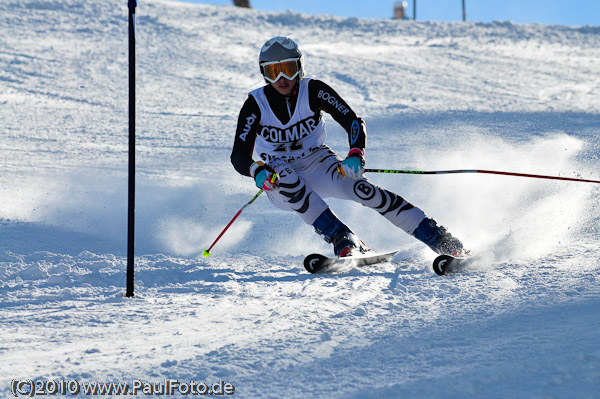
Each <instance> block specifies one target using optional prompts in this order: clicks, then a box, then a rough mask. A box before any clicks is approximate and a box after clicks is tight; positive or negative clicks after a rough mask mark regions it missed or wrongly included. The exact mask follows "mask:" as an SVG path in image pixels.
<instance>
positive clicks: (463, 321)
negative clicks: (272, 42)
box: [0, 0, 600, 398]
mask: <svg viewBox="0 0 600 399" xmlns="http://www.w3.org/2000/svg"><path fill="white" fill-rule="evenodd" d="M126 3H127V2H126V1H124V0H123V1H122V2H115V1H109V0H95V1H83V0H52V1H50V0H3V1H2V2H0V132H1V135H2V140H1V141H0V293H1V295H0V324H1V325H2V328H1V332H0V336H1V340H0V397H9V396H11V395H12V394H11V386H12V383H11V382H12V381H13V379H19V380H20V379H39V380H40V381H41V380H49V379H52V380H56V381H61V380H64V381H78V382H80V383H89V382H96V381H97V382H130V383H131V382H132V380H140V381H143V382H146V383H159V382H161V381H163V382H164V380H165V379H178V380H179V381H181V382H186V383H187V382H190V381H196V382H198V383H200V382H205V383H206V384H209V385H211V384H214V383H216V382H218V381H219V380H223V381H224V382H227V383H231V384H233V385H234V386H235V395H234V396H235V397H240V398H424V397H444V398H465V397H572V398H592V397H597V395H598V392H600V344H598V331H600V312H598V308H599V307H600V279H599V277H598V273H599V271H600V260H599V259H600V248H599V245H598V236H599V231H598V223H599V221H600V205H599V200H598V198H599V193H600V190H599V186H600V185H598V184H590V183H573V182H560V181H553V180H540V179H527V178H517V177H507V176H491V175H480V174H471V175H467V174H463V175H438V176H416V175H371V176H369V177H370V178H371V180H373V181H374V182H375V183H377V184H379V185H381V186H384V187H386V188H388V189H390V190H393V191H395V192H397V193H399V194H400V195H402V196H404V197H405V198H407V199H408V200H409V201H411V202H413V203H415V204H416V205H418V206H420V207H421V208H422V209H424V210H425V212H426V213H427V214H428V215H429V216H431V217H433V218H435V219H436V220H438V221H439V222H440V223H441V224H443V225H445V226H447V227H448V228H449V230H450V231H451V232H452V233H453V234H454V235H456V236H458V237H460V238H461V239H462V241H463V242H464V243H465V244H466V245H467V246H468V247H469V248H470V249H471V250H472V251H473V252H474V253H475V254H480V255H484V257H483V258H482V259H481V260H480V261H479V262H477V264H476V265H474V266H473V267H471V268H470V269H469V270H466V271H465V272H463V273H460V274H456V275H453V276H447V277H438V276H437V275H435V274H433V272H432V270H431V267H430V263H431V260H432V259H433V254H432V253H431V252H430V251H429V250H428V249H426V248H424V246H423V245H421V244H420V243H418V242H416V240H414V239H412V238H411V237H409V236H407V235H406V234H405V233H403V232H400V231H398V230H397V229H395V228H393V226H391V225H390V224H389V222H387V221H386V220H385V219H383V218H382V217H380V216H379V215H377V213H375V212H373V211H371V210H369V209H366V208H362V207H360V206H358V205H355V204H348V203H345V202H340V201H330V204H331V207H332V209H333V210H334V211H335V212H336V213H338V215H340V216H341V217H342V218H343V220H344V221H345V222H346V223H348V224H349V225H350V226H351V227H352V228H353V229H354V230H355V231H356V233H357V234H358V235H359V236H360V237H361V238H362V239H363V240H364V241H365V242H366V243H367V244H368V245H370V246H371V247H372V248H374V249H376V250H381V251H383V250H389V249H394V248H401V253H400V254H399V255H398V256H397V257H396V258H395V259H394V261H393V262H390V263H385V264H382V265H378V266H374V267H370V268H365V269H361V270H354V271H351V272H349V273H345V274H338V275H324V276H323V275H321V276H314V275H309V274H307V273H306V272H305V271H304V269H303V267H302V259H303V256H304V255H306V254H308V253H311V252H321V253H326V254H331V248H330V247H329V246H328V245H327V244H326V243H324V242H323V241H322V240H321V239H320V238H319V237H318V236H317V235H316V234H315V233H314V232H313V231H312V229H311V228H310V227H308V226H305V225H303V223H302V222H301V220H300V218H298V217H296V216H295V215H292V214H287V213H284V212H282V211H279V210H276V209H274V208H273V207H272V206H271V205H270V203H269V202H268V200H267V198H266V197H265V196H261V197H259V198H258V199H257V201H256V202H255V203H254V204H252V206H250V207H248V208H246V210H245V211H244V213H243V214H242V216H241V217H240V218H239V219H238V220H237V221H236V222H235V223H234V225H233V226H232V228H231V229H230V230H229V231H228V232H227V233H226V235H225V236H224V237H223V239H222V240H221V241H220V242H219V243H218V244H217V245H216V246H215V248H214V249H213V250H212V256H211V257H209V258H204V257H202V250H203V249H205V248H207V247H208V246H209V245H210V244H211V243H212V241H213V240H214V239H215V238H216V236H217V235H218V233H219V232H220V231H221V229H222V228H223V227H224V226H225V225H226V224H227V222H228V221H229V220H230V219H231V217H233V215H234V214H235V212H237V210H238V209H240V207H241V206H242V205H244V204H245V203H246V202H247V201H248V200H249V199H250V198H251V197H252V196H253V195H254V194H255V193H256V191H257V189H256V188H255V187H254V184H253V182H252V181H251V179H249V178H244V177H241V176H239V175H238V174H237V173H236V172H235V171H234V170H233V168H232V166H231V165H230V163H229V154H230V149H231V145H232V143H233V134H234V130H235V126H236V121H237V114H238V111H239V108H240V107H241V105H242V104H243V102H244V100H245V98H246V96H247V93H248V91H249V90H251V89H253V88H255V87H258V86H260V85H261V84H263V82H262V79H261V76H260V74H259V71H258V65H257V56H258V51H259V49H260V46H261V45H262V43H263V42H264V41H265V40H266V39H268V38H270V37H272V36H276V35H288V36H291V37H292V38H294V39H295V40H297V42H298V43H299V44H300V45H301V47H302V50H303V52H304V54H305V65H306V71H307V73H308V76H310V77H315V78H319V79H322V80H324V81H326V82H327V83H329V84H330V85H331V86H333V87H334V88H335V89H336V90H337V91H338V93H339V94H340V95H342V96H343V97H344V98H345V99H346V100H347V101H348V102H349V103H350V104H351V106H352V107H353V108H354V110H355V111H356V112H357V113H358V114H359V115H360V116H362V117H363V118H365V119H366V120H367V124H368V132H369V142H368V148H367V166H368V167H375V168H391V169H417V170H438V169H491V170H501V171H510V172H522V173H532V174H543V175H555V176H568V177H579V178H587V179H596V180H598V179H600V159H599V156H600V136H599V130H600V47H599V46H598V43H600V27H597V26H586V27H566V26H548V25H537V24H530V25H519V24H513V23H511V22H493V23H477V22H469V23H432V22H424V21H423V22H422V21H416V22H415V21H390V20H376V19H360V18H347V19H346V18H337V17H333V16H327V15H306V14H299V13H295V12H291V11H290V12H283V13H280V12H262V11H256V10H243V9H234V8H232V7H225V6H222V7H220V6H208V5H194V4H182V3H177V2H167V1H164V0H144V1H139V2H138V8H137V14H136V16H137V19H136V21H137V30H136V54H137V98H138V102H137V111H138V113H137V192H136V196H137V204H136V243H137V247H136V255H137V257H136V296H135V298H125V297H124V291H125V269H126V231H127V223H126V220H127V142H128V132H127V117H128V100H127V98H128V97H127V95H128V80H127V60H128V57H127V14H128V10H127V7H126ZM326 123H327V128H328V132H329V138H328V143H329V144H330V145H331V147H332V148H334V149H335V150H336V151H338V152H339V153H340V154H342V155H343V154H345V152H346V151H347V144H346V135H345V132H343V131H342V130H341V129H340V128H339V127H338V126H337V124H336V123H335V122H334V121H333V120H332V119H331V118H329V117H327V122H326ZM47 387H50V386H47ZM138 396H143V394H142V393H140V392H138ZM163 397H164V396H163Z"/></svg>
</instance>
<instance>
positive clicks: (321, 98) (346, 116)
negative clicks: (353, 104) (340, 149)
mask: <svg viewBox="0 0 600 399" xmlns="http://www.w3.org/2000/svg"><path fill="white" fill-rule="evenodd" d="M308 92H309V98H310V100H309V101H310V108H311V109H312V110H313V111H315V112H317V111H318V110H321V111H325V112H327V113H328V114H330V115H331V116H332V118H333V119H334V120H335V121H336V122H337V123H339V124H340V126H342V128H343V129H344V130H345V131H346V133H348V144H349V145H350V148H358V149H361V150H363V151H364V150H365V148H366V146H367V126H366V124H365V121H364V120H362V119H361V118H359V117H358V116H356V113H355V112H354V111H353V110H352V108H350V106H349V105H348V103H346V101H344V99H343V98H341V97H340V95H339V94H337V93H336V92H335V90H333V89H332V88H331V87H330V86H329V85H328V84H326V83H324V82H322V81H320V80H316V79H312V80H311V81H310V82H309V83H308Z"/></svg>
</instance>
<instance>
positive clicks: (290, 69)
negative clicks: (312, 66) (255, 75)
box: [258, 36, 304, 83]
mask: <svg viewBox="0 0 600 399" xmlns="http://www.w3.org/2000/svg"><path fill="white" fill-rule="evenodd" d="M302 63H303V57H302V52H301V51H300V48H298V45H297V44H296V42H294V41H293V40H292V39H290V38H289V37H283V36H277V37H274V38H272V39H269V40H267V42H266V43H265V44H264V45H263V46H262V48H261V49H260V55H259V57H258V65H259V67H260V73H261V75H263V77H264V78H265V81H267V82H271V83H275V82H276V81H277V80H278V79H279V78H280V77H282V76H283V77H285V78H287V79H290V80H292V79H294V78H296V77H297V76H300V77H303V76H304V70H303V69H302Z"/></svg>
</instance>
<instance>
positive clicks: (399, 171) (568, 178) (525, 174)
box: [365, 169, 600, 183]
mask: <svg viewBox="0 0 600 399" xmlns="http://www.w3.org/2000/svg"><path fill="white" fill-rule="evenodd" d="M365 172H369V173H399V174H411V175H444V174H453V173H488V174H493V175H505V176H519V177H532V178H535V179H552V180H566V181H576V182H584V183H600V180H589V179H576V178H573V177H560V176H544V175H532V174H528V173H515V172H499V171H497V170H482V169H459V170H433V171H421V170H393V169H365Z"/></svg>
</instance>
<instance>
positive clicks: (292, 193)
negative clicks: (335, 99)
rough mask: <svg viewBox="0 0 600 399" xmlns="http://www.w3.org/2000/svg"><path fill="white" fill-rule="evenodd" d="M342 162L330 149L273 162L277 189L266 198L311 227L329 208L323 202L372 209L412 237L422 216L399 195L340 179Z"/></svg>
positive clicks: (361, 181)
mask: <svg viewBox="0 0 600 399" xmlns="http://www.w3.org/2000/svg"><path fill="white" fill-rule="evenodd" d="M339 162H341V159H340V158H339V157H338V155H337V154H336V153H335V152H333V151H332V150H331V149H330V148H329V147H327V146H322V147H320V148H319V149H317V150H316V151H314V152H313V153H311V154H309V155H307V156H305V157H302V158H299V159H294V160H291V161H284V160H281V159H278V158H275V159H273V160H271V162H269V166H270V167H271V168H273V169H274V170H275V172H276V173H277V175H278V176H279V183H278V188H277V189H275V190H271V191H267V196H268V197H269V199H270V200H271V202H272V203H273V204H274V205H275V206H276V207H278V208H280V209H283V210H286V211H294V212H296V213H297V214H298V215H299V216H300V217H301V218H302V220H304V222H305V223H306V224H308V225H312V224H313V223H314V221H315V220H316V219H317V217H318V216H319V215H321V213H323V211H325V209H327V208H328V205H327V204H326V203H325V201H324V200H323V198H330V197H331V198H340V199H346V200H352V201H355V202H358V203H359V204H362V205H364V206H367V207H369V208H372V209H374V210H376V211H377V212H379V213H380V214H381V215H383V217H385V218H386V219H388V220H389V221H390V222H392V223H393V224H394V225H395V226H397V227H399V228H401V229H402V230H404V231H405V232H407V233H409V234H412V233H413V232H414V231H415V229H416V228H417V226H418V225H419V223H421V221H422V220H423V218H425V213H424V212H423V211H422V210H421V209H419V208H417V207H415V206H413V205H412V204H410V203H408V202H407V201H405V200H404V199H403V198H402V197H400V196H399V195H397V194H395V193H392V192H391V191H388V190H385V189H382V188H380V187H378V186H376V185H375V184H373V183H371V182H370V181H369V180H368V179H366V178H364V177H362V178H359V179H351V178H349V177H345V178H344V177H342V176H341V175H340V174H339V173H338V171H337V166H338V163H339Z"/></svg>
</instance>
